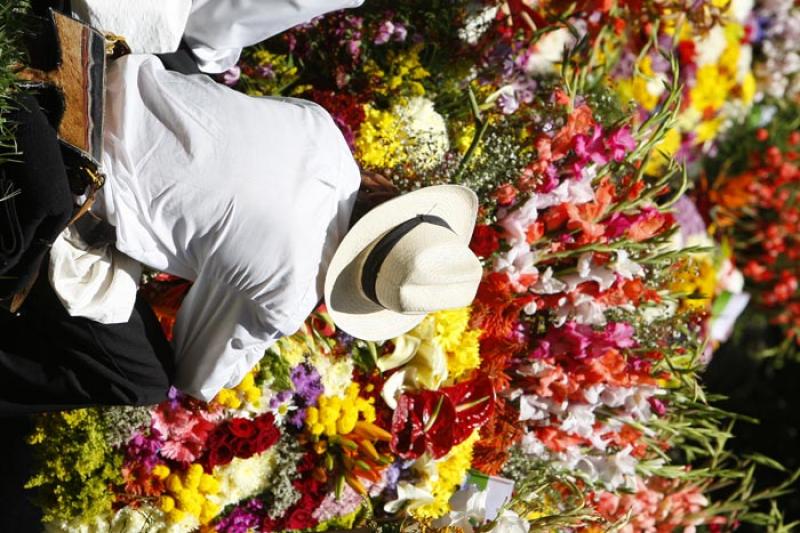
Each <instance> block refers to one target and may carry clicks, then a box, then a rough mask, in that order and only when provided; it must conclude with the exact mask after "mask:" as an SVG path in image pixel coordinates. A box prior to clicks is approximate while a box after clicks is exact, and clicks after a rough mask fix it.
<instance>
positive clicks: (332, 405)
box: [306, 383, 376, 437]
mask: <svg viewBox="0 0 800 533" xmlns="http://www.w3.org/2000/svg"><path fill="white" fill-rule="evenodd" d="M360 392H361V389H360V388H359V385H358V383H351V384H350V385H349V386H348V387H347V389H346V391H345V398H344V399H341V398H339V397H337V396H325V395H322V396H320V397H319V399H318V400H317V406H318V407H309V408H308V410H307V411H306V428H307V429H308V431H309V432H310V433H311V434H312V435H316V436H320V435H323V434H324V435H325V436H326V437H333V436H336V435H348V434H350V433H352V432H353V431H354V430H355V428H356V424H357V423H358V422H359V421H361V420H363V421H366V422H374V421H375V417H376V415H375V406H374V405H373V402H372V401H370V400H366V399H364V398H362V397H360V396H359V394H360Z"/></svg>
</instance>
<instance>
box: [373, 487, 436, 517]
mask: <svg viewBox="0 0 800 533" xmlns="http://www.w3.org/2000/svg"><path fill="white" fill-rule="evenodd" d="M434 501H435V498H434V497H433V493H431V491H430V490H428V489H427V488H422V487H418V486H416V485H413V484H411V483H409V482H407V481H401V482H400V483H398V484H397V498H396V499H394V500H392V501H390V502H386V504H385V505H384V506H383V509H384V510H385V511H386V512H387V513H396V512H397V511H399V510H400V509H402V508H403V507H404V506H405V505H406V504H407V505H408V507H407V508H406V509H407V510H413V509H416V508H417V507H422V506H423V505H427V504H429V503H433V502H434Z"/></svg>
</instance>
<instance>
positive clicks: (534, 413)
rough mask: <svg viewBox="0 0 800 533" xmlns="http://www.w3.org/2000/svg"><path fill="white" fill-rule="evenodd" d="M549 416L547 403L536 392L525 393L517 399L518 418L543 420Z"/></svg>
mask: <svg viewBox="0 0 800 533" xmlns="http://www.w3.org/2000/svg"><path fill="white" fill-rule="evenodd" d="M549 416H550V411H549V409H548V403H547V401H545V400H544V399H543V398H541V397H540V396H537V395H536V394H526V395H525V396H523V397H522V398H520V401H519V419H520V420H545V419H547V418H548V417H549Z"/></svg>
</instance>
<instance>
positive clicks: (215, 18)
mask: <svg viewBox="0 0 800 533" xmlns="http://www.w3.org/2000/svg"><path fill="white" fill-rule="evenodd" d="M363 3H364V0H136V2H130V1H123V2H120V1H119V0H73V2H72V5H73V12H74V14H75V16H77V17H78V18H80V19H81V20H83V21H85V22H87V23H89V24H91V25H92V26H94V27H95V28H98V29H100V30H102V31H104V32H110V33H115V34H117V35H122V36H123V37H125V39H126V41H127V42H128V44H129V45H130V47H131V49H132V50H133V51H134V53H150V54H159V53H164V52H174V51H175V50H176V49H177V48H178V45H179V44H180V42H181V38H183V39H184V40H185V41H186V44H187V45H188V46H189V48H190V49H191V50H192V53H193V54H194V55H195V57H196V58H197V61H198V64H199V66H200V70H202V71H204V72H208V73H219V72H225V71H226V70H228V69H229V68H231V67H232V66H234V65H235V64H236V62H237V61H238V60H239V55H240V54H241V53H242V48H244V47H245V46H250V45H253V44H256V43H259V42H261V41H263V40H264V39H267V38H269V37H272V36H273V35H277V34H279V33H281V32H282V31H284V30H287V29H289V28H291V27H292V26H296V25H297V24H300V23H302V22H307V21H309V20H311V19H312V18H314V17H318V16H319V15H323V14H325V13H328V12H331V11H336V10H339V9H345V8H350V7H357V6H360V5H361V4H363Z"/></svg>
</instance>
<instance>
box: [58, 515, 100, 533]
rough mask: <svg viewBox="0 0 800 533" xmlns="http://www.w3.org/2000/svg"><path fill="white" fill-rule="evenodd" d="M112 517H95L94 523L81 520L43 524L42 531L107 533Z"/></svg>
mask: <svg viewBox="0 0 800 533" xmlns="http://www.w3.org/2000/svg"><path fill="white" fill-rule="evenodd" d="M112 518H113V517H112V516H102V517H96V518H95V519H94V521H92V522H90V523H85V522H83V521H82V520H80V519H78V520H72V521H69V522H67V521H64V520H61V521H57V522H45V523H44V524H43V525H44V531H46V532H47V533H73V532H75V533H107V532H108V531H110V530H111V519H112Z"/></svg>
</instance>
